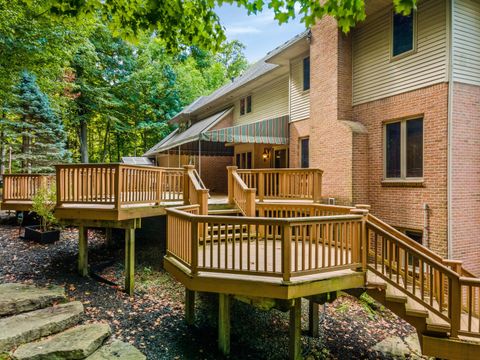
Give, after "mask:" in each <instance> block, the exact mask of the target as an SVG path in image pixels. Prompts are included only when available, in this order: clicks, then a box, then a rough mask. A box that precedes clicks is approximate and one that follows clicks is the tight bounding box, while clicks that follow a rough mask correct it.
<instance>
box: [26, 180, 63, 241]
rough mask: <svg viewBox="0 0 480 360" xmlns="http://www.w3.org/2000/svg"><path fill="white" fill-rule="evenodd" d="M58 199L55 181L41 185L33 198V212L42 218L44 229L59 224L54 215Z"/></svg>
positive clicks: (41, 222) (41, 224) (46, 229)
mask: <svg viewBox="0 0 480 360" xmlns="http://www.w3.org/2000/svg"><path fill="white" fill-rule="evenodd" d="M56 201H57V195H56V189H55V183H54V182H52V183H51V184H49V185H45V186H41V187H40V188H39V189H38V191H37V193H36V194H35V195H34V196H33V199H32V212H33V213H35V214H37V216H38V217H39V218H40V226H41V228H42V231H43V232H45V231H48V230H50V229H52V227H54V226H55V225H57V224H58V221H57V219H56V218H55V215H54V213H53V212H54V209H55V204H56Z"/></svg>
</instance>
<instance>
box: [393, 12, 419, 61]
mask: <svg viewBox="0 0 480 360" xmlns="http://www.w3.org/2000/svg"><path fill="white" fill-rule="evenodd" d="M414 50H415V13H414V12H413V11H412V12H411V13H410V15H406V16H404V15H402V14H395V13H394V14H393V19H392V57H396V56H399V55H402V54H407V53H410V52H413V51H414Z"/></svg>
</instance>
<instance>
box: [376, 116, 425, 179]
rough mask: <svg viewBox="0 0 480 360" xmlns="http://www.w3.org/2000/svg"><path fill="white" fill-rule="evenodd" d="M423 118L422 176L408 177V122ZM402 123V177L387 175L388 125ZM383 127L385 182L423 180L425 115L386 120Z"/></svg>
mask: <svg viewBox="0 0 480 360" xmlns="http://www.w3.org/2000/svg"><path fill="white" fill-rule="evenodd" d="M417 119H422V122H423V124H422V177H407V122H408V121H409V120H417ZM395 123H400V177H393V178H392V177H391V178H389V177H387V125H388V124H395ZM382 126H383V129H382V133H383V182H385V183H389V182H391V183H396V182H412V183H418V182H423V178H424V176H425V118H424V117H423V115H418V116H411V117H408V118H403V119H396V120H390V121H386V122H384V123H383V124H382Z"/></svg>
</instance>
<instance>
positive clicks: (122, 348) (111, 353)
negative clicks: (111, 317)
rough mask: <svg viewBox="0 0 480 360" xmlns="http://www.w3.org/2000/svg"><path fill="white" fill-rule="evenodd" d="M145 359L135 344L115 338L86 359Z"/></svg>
mask: <svg viewBox="0 0 480 360" xmlns="http://www.w3.org/2000/svg"><path fill="white" fill-rule="evenodd" d="M115 359H120V360H145V359H146V356H145V355H143V354H142V353H141V352H140V351H139V350H138V349H137V348H136V347H135V346H133V345H130V344H127V343H124V342H122V341H120V340H114V341H112V342H111V343H110V344H108V345H105V346H102V347H101V348H100V349H98V350H97V351H96V352H94V353H93V354H92V355H90V356H89V357H88V358H87V359H86V360H115Z"/></svg>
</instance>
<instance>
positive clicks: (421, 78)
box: [353, 0, 447, 105]
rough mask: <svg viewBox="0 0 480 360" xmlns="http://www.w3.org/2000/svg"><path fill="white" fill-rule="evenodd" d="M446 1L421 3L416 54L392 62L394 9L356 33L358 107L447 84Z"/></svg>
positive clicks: (355, 81)
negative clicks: (428, 87)
mask: <svg viewBox="0 0 480 360" xmlns="http://www.w3.org/2000/svg"><path fill="white" fill-rule="evenodd" d="M446 11H447V8H446V2H445V1H441V0H425V1H420V2H419V4H418V12H417V19H416V21H417V25H416V44H417V45H416V52H415V53H413V54H410V55H406V56H404V57H401V58H398V59H393V60H392V59H391V56H390V54H391V49H390V41H391V17H392V11H391V9H388V8H387V9H385V10H382V11H381V13H379V14H375V15H372V18H371V19H370V20H368V18H367V22H366V23H365V24H364V25H363V26H360V27H359V28H358V29H356V30H354V33H353V103H354V105H356V104H360V103H364V102H368V101H372V100H377V99H381V98H385V97H388V96H392V95H396V94H400V93H403V92H407V91H411V90H415V89H419V88H422V87H426V86H430V85H433V84H436V83H440V82H444V81H447V48H446V46H447V17H446Z"/></svg>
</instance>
